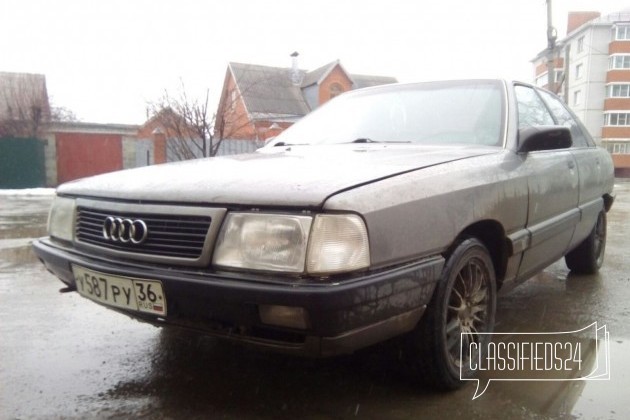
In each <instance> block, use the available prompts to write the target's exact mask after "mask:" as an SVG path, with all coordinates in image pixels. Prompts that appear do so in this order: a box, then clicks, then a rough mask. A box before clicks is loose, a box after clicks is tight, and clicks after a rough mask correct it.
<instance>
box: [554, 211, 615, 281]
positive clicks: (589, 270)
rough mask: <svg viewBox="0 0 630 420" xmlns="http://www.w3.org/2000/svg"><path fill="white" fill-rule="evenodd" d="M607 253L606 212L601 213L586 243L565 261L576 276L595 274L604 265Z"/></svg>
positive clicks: (585, 240)
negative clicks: (605, 253)
mask: <svg viewBox="0 0 630 420" xmlns="http://www.w3.org/2000/svg"><path fill="white" fill-rule="evenodd" d="M605 251H606V212H605V211H604V210H602V211H600V212H599V215H598V216H597V222H596V223H595V226H594V227H593V230H592V231H591V233H590V234H589V235H588V237H587V238H586V239H584V241H583V242H582V243H581V244H579V245H578V246H577V248H575V249H574V250H573V251H571V252H569V253H568V254H567V255H566V256H565V257H564V261H565V262H566V263H567V267H569V269H570V270H571V271H572V272H574V273H576V274H595V273H597V271H599V269H600V268H601V266H602V264H603V263H604V252H605Z"/></svg>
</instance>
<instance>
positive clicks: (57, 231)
mask: <svg viewBox="0 0 630 420" xmlns="http://www.w3.org/2000/svg"><path fill="white" fill-rule="evenodd" d="M75 207H76V205H75V202H74V200H73V199H70V198H64V197H58V196H56V197H55V199H54V200H53V203H52V207H51V208H50V213H49V214H48V234H49V235H50V236H52V237H54V238H58V239H63V240H64V241H72V240H73V239H74V212H75Z"/></svg>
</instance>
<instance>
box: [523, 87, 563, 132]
mask: <svg viewBox="0 0 630 420" xmlns="http://www.w3.org/2000/svg"><path fill="white" fill-rule="evenodd" d="M514 92H515V93H516V101H517V102H518V128H526V127H537V126H540V125H555V122H554V120H553V118H552V117H551V114H550V113H549V110H548V109H547V107H546V106H545V104H544V103H543V101H542V100H541V99H540V97H539V96H538V95H537V94H536V92H535V91H534V89H532V88H530V87H526V86H515V87H514Z"/></svg>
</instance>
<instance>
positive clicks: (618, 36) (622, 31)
mask: <svg viewBox="0 0 630 420" xmlns="http://www.w3.org/2000/svg"><path fill="white" fill-rule="evenodd" d="M613 30H614V31H615V41H628V40H630V25H620V26H617V27H615V28H614V29H613Z"/></svg>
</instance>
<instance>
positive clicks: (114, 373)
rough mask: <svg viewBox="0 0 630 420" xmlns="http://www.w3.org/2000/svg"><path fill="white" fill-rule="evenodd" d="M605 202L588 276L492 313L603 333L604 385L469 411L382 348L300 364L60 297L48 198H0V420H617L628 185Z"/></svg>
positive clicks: (626, 389) (525, 387)
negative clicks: (38, 254)
mask: <svg viewBox="0 0 630 420" xmlns="http://www.w3.org/2000/svg"><path fill="white" fill-rule="evenodd" d="M616 191H617V200H616V203H615V206H614V207H613V210H612V211H611V213H609V218H608V234H609V236H608V246H607V253H606V262H605V264H604V268H603V269H602V270H601V272H600V273H599V274H598V275H596V276H581V277H580V276H573V275H571V274H570V273H569V271H568V269H567V268H566V266H565V265H564V263H563V262H562V261H560V262H558V263H556V264H554V265H553V266H551V267H549V268H548V269H547V270H545V272H544V273H542V274H540V275H538V276H536V277H534V278H532V279H531V280H529V281H528V282H527V283H525V284H524V285H522V286H520V287H519V288H517V289H515V290H514V291H512V292H510V293H509V294H507V295H505V296H502V297H501V298H500V299H499V303H498V314H497V319H498V324H497V330H498V331H502V332H555V331H570V330H577V329H581V328H584V327H586V326H588V325H589V324H591V323H593V322H597V323H598V325H600V326H601V325H606V326H607V329H608V331H609V333H610V373H611V379H610V380H603V381H588V382H586V381H547V382H543V381H534V382H520V381H519V382H515V381H510V382H493V383H491V384H490V386H489V388H488V390H487V392H486V393H485V394H484V395H483V396H481V397H480V398H477V399H475V400H472V396H473V394H474V391H475V385H474V383H470V384H467V385H466V386H465V387H464V388H463V389H461V390H459V391H456V392H452V393H445V394H441V393H435V392H432V391H431V390H429V389H426V388H423V387H421V386H418V385H417V384H415V383H414V382H413V381H411V380H409V378H408V377H407V375H405V372H404V370H403V369H401V367H400V365H399V363H398V358H397V350H396V346H395V345H392V344H386V345H380V346H377V347H376V348H372V349H368V350H365V351H361V352H359V353H357V354H354V355H352V356H344V357H340V358H335V359H327V360H304V359H299V358H293V357H286V356H280V355H274V354H267V353H260V352H256V351H253V350H251V349H248V348H243V347H240V346H236V345H232V344H228V343H223V342H220V341H217V340H216V339H212V338H208V337H198V336H195V335H192V334H190V333H185V332H178V331H167V330H160V329H158V328H155V327H152V326H149V325H145V324H141V323H138V322H136V321H132V320H131V319H129V318H127V317H125V316H124V315H120V314H118V313H115V312H112V311H109V310H107V309H105V308H103V307H101V306H99V305H96V304H94V303H92V302H90V301H88V300H86V299H84V298H81V297H80V296H78V295H77V294H76V293H66V294H60V293H58V290H59V289H60V288H61V287H62V284H61V282H59V281H58V280H56V279H55V278H54V277H53V276H52V275H50V274H49V273H48V272H46V270H45V269H44V267H43V266H42V265H41V264H40V263H39V262H38V261H37V260H36V258H35V257H34V255H33V253H32V252H31V250H30V246H29V242H30V241H31V240H32V239H33V238H36V237H38V236H42V235H44V233H45V224H46V216H47V210H48V206H49V204H50V201H51V196H50V195H37V196H25V195H6V194H4V195H0V419H13V418H131V417H133V418H151V419H171V418H172V419H180V418H186V419H191V418H192V419H194V418H199V419H201V418H228V419H240V418H274V419H275V418H285V419H294V418H300V419H302V418H305V419H328V418H335V419H337V418H368V419H383V418H388V419H417V418H467V419H471V418H497V419H499V418H501V419H503V418H506V417H518V418H541V417H542V418H573V417H577V418H601V419H608V418H612V419H627V418H630V405H629V404H628V399H629V398H630V358H629V356H630V183H621V182H619V183H617V186H616ZM585 353H587V351H586V347H585ZM584 358H585V359H586V358H587V357H586V355H585V357H584ZM590 360H591V363H592V360H593V358H592V357H591V358H590ZM491 375H492V374H487V375H486V376H488V377H491ZM482 376H483V375H482Z"/></svg>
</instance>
